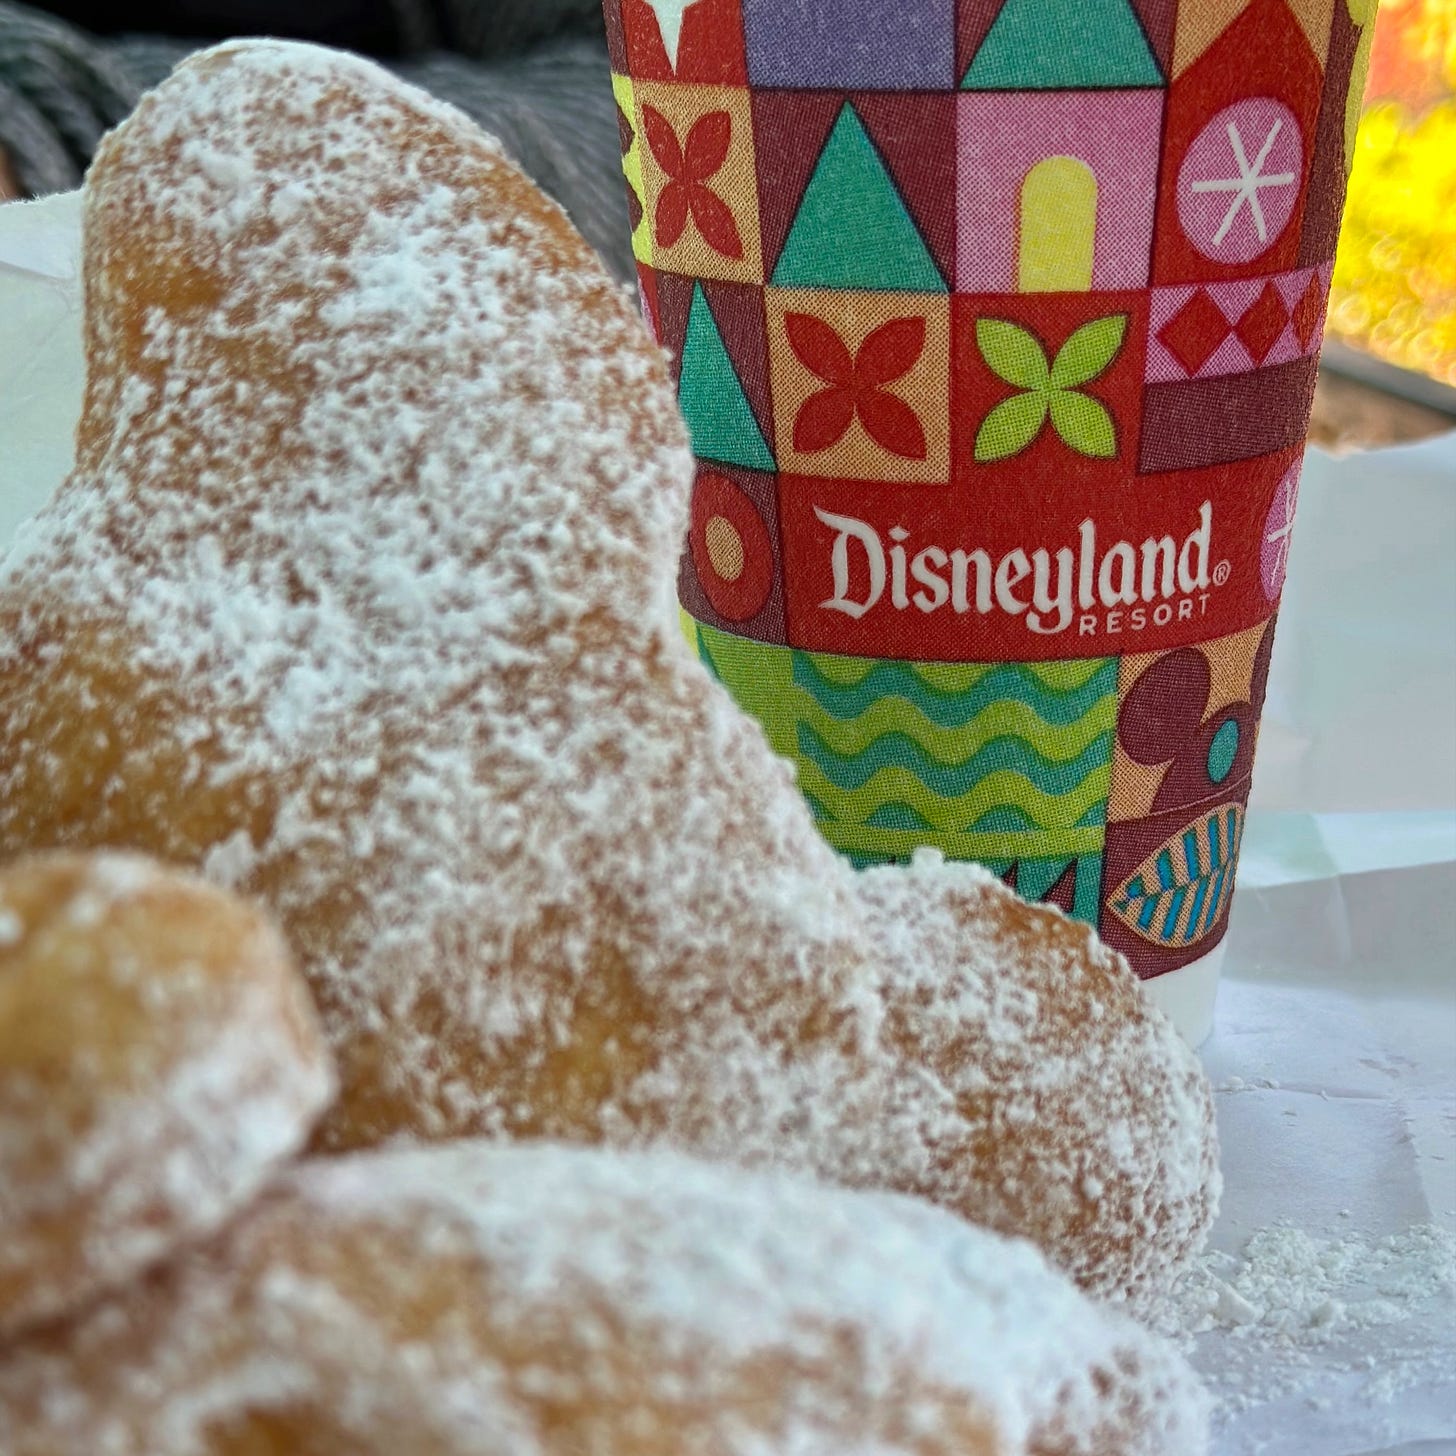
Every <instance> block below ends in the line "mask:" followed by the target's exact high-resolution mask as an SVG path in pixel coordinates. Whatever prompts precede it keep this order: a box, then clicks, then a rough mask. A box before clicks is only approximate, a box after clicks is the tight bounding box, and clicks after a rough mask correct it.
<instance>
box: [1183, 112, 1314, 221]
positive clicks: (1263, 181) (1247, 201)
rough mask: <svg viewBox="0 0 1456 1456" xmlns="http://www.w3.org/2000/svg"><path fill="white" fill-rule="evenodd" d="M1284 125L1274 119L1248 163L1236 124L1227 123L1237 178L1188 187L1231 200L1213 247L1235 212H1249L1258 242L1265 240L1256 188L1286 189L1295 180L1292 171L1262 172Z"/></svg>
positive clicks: (1234, 217)
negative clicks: (1219, 193) (1227, 195)
mask: <svg viewBox="0 0 1456 1456" xmlns="http://www.w3.org/2000/svg"><path fill="white" fill-rule="evenodd" d="M1283 126H1284V122H1283V120H1282V119H1281V118H1276V119H1275V120H1274V122H1273V124H1272V125H1271V126H1270V128H1269V134H1268V136H1266V137H1265V138H1264V141H1263V145H1262V146H1260V148H1259V152H1258V155H1257V156H1256V157H1255V158H1254V160H1253V161H1252V162H1250V161H1249V159H1248V154H1247V153H1246V152H1245V151H1244V139H1243V136H1242V135H1241V134H1240V132H1239V126H1238V123H1237V122H1236V121H1230V122H1229V123H1228V139H1229V146H1230V148H1231V149H1232V151H1233V155H1234V163H1235V165H1236V166H1237V167H1238V173H1239V174H1238V176H1237V177H1210V178H1207V179H1205V180H1202V181H1198V182H1193V183H1191V184H1190V190H1191V191H1193V192H1231V193H1233V197H1232V198H1231V200H1230V201H1229V206H1228V211H1227V212H1226V213H1224V216H1223V221H1222V222H1221V223H1220V224H1219V227H1218V231H1217V232H1216V233H1214V235H1213V243H1214V246H1215V247H1217V246H1219V245H1220V244H1221V243H1222V242H1223V240H1224V239H1225V238H1226V237H1227V236H1228V234H1229V229H1230V228H1231V227H1232V226H1233V225H1234V221H1235V219H1237V217H1238V215H1239V213H1240V212H1241V211H1242V210H1243V208H1245V207H1247V208H1248V209H1249V215H1250V217H1251V218H1252V219H1253V223H1254V227H1255V228H1256V229H1257V230H1258V233H1259V241H1260V242H1261V243H1267V242H1268V241H1269V228H1268V225H1267V224H1266V222H1265V220H1264V208H1263V205H1262V203H1261V202H1260V201H1259V189H1260V188H1261V187H1287V186H1289V184H1290V183H1291V182H1297V181H1298V180H1299V179H1298V177H1297V176H1296V174H1295V173H1293V172H1270V173H1268V174H1267V175H1265V173H1264V163H1265V162H1266V161H1267V160H1268V157H1269V153H1270V152H1271V151H1272V150H1273V147H1274V143H1275V141H1276V140H1277V138H1278V136H1279V133H1280V131H1281V129H1282V128H1283Z"/></svg>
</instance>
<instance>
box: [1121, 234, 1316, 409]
mask: <svg viewBox="0 0 1456 1456" xmlns="http://www.w3.org/2000/svg"><path fill="white" fill-rule="evenodd" d="M1332 268H1333V265H1332V264H1329V263H1325V264H1322V265H1321V266H1320V267H1318V268H1298V269H1295V270H1293V271H1291V272H1288V273H1279V274H1275V275H1274V276H1272V277H1270V278H1251V279H1241V280H1239V281H1238V282H1235V283H1222V284H1219V283H1212V284H1208V283H1206V284H1183V285H1181V286H1178V287H1172V288H1155V289H1154V290H1153V295H1152V306H1151V309H1150V312H1149V319H1148V354H1147V379H1148V380H1149V382H1157V383H1162V382H1166V381H1169V380H1177V379H1207V378H1210V377H1211V376H1213V375H1218V374H1242V373H1245V372H1246V371H1248V370H1252V369H1260V368H1265V367H1267V366H1269V365H1273V364H1287V363H1288V362H1289V361H1290V360H1291V359H1301V358H1305V357H1307V356H1309V355H1313V354H1318V353H1319V346H1320V343H1321V342H1322V340H1323V337H1324V316H1325V302H1326V299H1327V298H1328V296H1329V289H1330V274H1331V272H1332Z"/></svg>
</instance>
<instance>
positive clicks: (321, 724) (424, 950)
mask: <svg viewBox="0 0 1456 1456" xmlns="http://www.w3.org/2000/svg"><path fill="white" fill-rule="evenodd" d="M85 219H86V220H85V228H86V241H85V277H86V287H87V325H86V349H87V358H88V365H89V370H90V373H89V380H88V385H87V392H86V402H85V409H84V416H83V419H82V422H81V426H80V431H79V450H78V463H77V466H76V470H75V473H74V474H73V476H72V477H71V479H70V480H69V482H68V483H67V484H66V485H65V486H64V487H63V489H62V490H61V492H60V494H59V495H58V497H57V499H56V500H55V501H54V502H53V504H52V505H51V506H50V507H49V508H48V509H47V510H46V511H45V512H43V513H42V515H41V516H40V517H39V518H38V519H37V520H36V521H35V522H33V523H32V524H31V526H30V527H29V528H28V530H27V532H26V533H25V535H24V536H23V538H22V539H21V541H20V543H19V544H18V545H17V547H16V548H15V549H14V550H13V551H12V553H11V555H10V556H9V557H8V558H7V560H6V561H5V562H4V563H3V566H0V765H3V767H0V854H4V853H7V852H9V853H13V852H15V851H17V850H19V849H21V848H24V847H27V846H36V845H54V844H64V845H107V844H124V845H129V846H135V847H140V848H144V849H146V850H149V851H151V852H153V853H156V854H158V855H161V856H164V857H166V858H169V859H173V860H176V861H179V862H181V863H184V864H190V865H195V866H198V867H199V868H200V869H201V870H202V871H203V872H204V874H206V875H207V876H209V877H211V878H212V879H214V880H216V881H218V882H219V883H222V884H226V885H230V886H235V887H239V888H241V889H244V890H245V891H247V892H248V893H249V894H252V895H255V896H258V897H260V898H261V899H262V900H263V901H264V902H265V903H266V904H268V905H269V906H270V907H271V908H272V909H273V911H274V912H275V913H276V914H277V915H278V917H279V918H280V920H281V922H282V924H283V926H284V928H285V930H286V932H287V934H288V936H289V938H290V940H291V943H292V944H293V946H294V948H295V950H296V951H297V953H298V954H299V957H300V960H301V963H302V965H303V967H304V970H305V972H306V974H307V975H308V977H309V980H310V982H311V985H312V987H313V990H314V993H315V995H316V997H317V999H318V1002H319V1004H320V1007H321V1009H322V1014H323V1018H324V1023H325V1026H326V1029H327V1032H328V1035H329V1038H330V1040H331V1042H332V1044H333V1047H334V1049H335V1051H336V1053H337V1055H338V1058H339V1060H340V1064H341V1069H342V1072H341V1074H342V1082H343V1093H342V1099H341V1101H340V1102H339V1104H338V1106H337V1107H336V1108H335V1110H334V1112H333V1113H332V1115H331V1116H330V1117H329V1118H328V1119H327V1121H326V1123H325V1127H324V1135H323V1138H322V1144H321V1145H322V1146H324V1147H326V1148H330V1149H346V1148H354V1147H360V1146H364V1145H369V1144H374V1143H377V1142H380V1141H381V1140H384V1139H389V1138H393V1137H398V1136H400V1135H406V1134H409V1135H417V1136H422V1137H427V1138H436V1137H441V1136H447V1135H453V1134H461V1133H476V1134H488V1135H492V1136H496V1137H517V1138H519V1137H539V1136H549V1137H554V1138H561V1139H566V1140H569V1141H578V1142H607V1143H612V1144H618V1145H630V1144H639V1143H644V1142H648V1141H653V1140H667V1141H669V1142H672V1143H674V1144H676V1145H678V1146H679V1147H683V1148H687V1149H690V1150H693V1151H696V1152H698V1153H702V1154H707V1155H713V1156H720V1157H730V1158H734V1159H738V1160H741V1161H744V1162H749V1163H780V1164H784V1165H789V1166H795V1167H802V1168H806V1169H811V1170H813V1171H816V1172H818V1173H820V1174H821V1175H823V1176H826V1177H828V1178H831V1179H835V1180H838V1181H841V1182H844V1183H849V1184H854V1185H859V1186H884V1187H890V1188H898V1189H913V1190H916V1191H919V1192H922V1193H924V1194H926V1195H927V1196H929V1197H931V1198H932V1199H935V1200H938V1201H939V1202H941V1203H944V1204H946V1205H948V1206H950V1207H952V1208H954V1209H956V1210H957V1211H959V1212H960V1213H962V1214H965V1215H966V1216H968V1217H970V1218H971V1219H973V1220H976V1219H980V1220H985V1221H987V1222H989V1223H991V1224H993V1225H995V1226H997V1227H999V1228H1002V1229H1007V1230H1009V1231H1011V1232H1018V1233H1024V1234H1026V1235H1027V1236H1028V1237H1030V1238H1032V1239H1034V1240H1036V1241H1037V1242H1039V1243H1040V1244H1041V1245H1042V1246H1043V1247H1044V1248H1045V1249H1046V1250H1048V1251H1049V1252H1050V1253H1051V1255H1052V1257H1053V1258H1055V1259H1056V1260H1058V1261H1060V1262H1061V1263H1062V1264H1063V1265H1064V1266H1065V1267H1067V1268H1069V1269H1070V1270H1072V1271H1073V1272H1074V1273H1075V1274H1076V1275H1077V1277H1078V1278H1079V1279H1080V1280H1081V1281H1082V1282H1083V1283H1084V1284H1085V1285H1087V1286H1088V1287H1089V1288H1092V1289H1095V1290H1101V1291H1104V1292H1112V1293H1121V1294H1128V1295H1141V1294H1145V1293H1151V1292H1154V1291H1156V1290H1157V1289H1159V1288H1161V1287H1163V1286H1164V1285H1165V1284H1166V1283H1167V1282H1168V1280H1169V1278H1170V1276H1171V1275H1172V1274H1173V1272H1174V1271H1175V1270H1176V1269H1177V1267H1178V1266H1179V1264H1180V1261H1182V1260H1183V1259H1184V1258H1185V1257H1186V1256H1187V1255H1188V1254H1189V1252H1190V1251H1191V1250H1193V1249H1194V1248H1195V1247H1196V1246H1197V1245H1198V1243H1199V1242H1200V1240H1201V1239H1202V1236H1203V1234H1204V1232H1205V1230H1206V1229H1207V1226H1208V1224H1209V1221H1210V1218H1211V1215H1212V1209H1213V1202H1214V1199H1215V1196H1216V1194H1215V1187H1216V1182H1217V1173H1216V1169H1215V1149H1214V1135H1213V1121H1212V1111H1211V1099H1210V1096H1209V1091H1208V1088H1207V1084H1206V1082H1205V1080H1204V1078H1203V1076H1202V1073H1201V1071H1200V1069H1199V1067H1198V1064H1197V1061H1196V1059H1195V1058H1194V1057H1193V1055H1192V1054H1191V1052H1190V1051H1189V1050H1188V1048H1187V1047H1186V1046H1184V1045H1183V1044H1182V1043H1181V1042H1180V1041H1179V1040H1178V1038H1177V1036H1176V1034H1175V1033H1174V1031H1173V1030H1172V1028H1171V1026H1170V1025H1169V1023H1168V1022H1167V1021H1166V1020H1165V1019H1164V1018H1163V1016H1162V1015H1161V1014H1160V1013H1158V1012H1156V1011H1154V1010H1153V1009H1151V1008H1150V1007H1149V1006H1148V1005H1147V1004H1145V1002H1144V999H1143V997H1142V995H1141V993H1140V991H1139V989H1138V987H1137V985H1136V983H1135V982H1134V980H1133V979H1132V977H1131V975H1130V974H1129V972H1128V971H1127V968H1126V966H1125V965H1123V964H1122V962H1121V961H1120V960H1119V959H1118V958H1117V957H1116V956H1114V955H1113V954H1112V953H1110V952H1109V951H1107V950H1105V949H1103V948H1101V947H1100V946H1098V945H1097V944H1096V943H1095V941H1094V939H1093V937H1092V935H1091V933H1090V932H1089V931H1088V930H1087V929H1086V928H1085V927H1084V926H1081V925H1078V924H1074V923H1073V922H1071V921H1069V920H1067V919H1065V918H1063V917H1062V916H1061V915H1060V914H1058V913H1056V912H1053V911H1048V910H1043V909H1033V908H1030V907H1028V906H1027V905H1025V904H1023V903H1021V902H1020V901H1019V900H1017V898H1016V897H1015V896H1014V895H1012V894H1011V893H1010V892H1008V891H1006V890H1005V889H1004V888H1002V887H1001V886H1000V885H999V884H998V883H997V882H996V881H995V880H994V879H993V878H992V877H991V876H989V875H988V874H985V873H983V872H982V871H980V870H977V869H974V868H970V867H964V866H959V867H952V866H944V865H941V864H939V863H937V862H935V861H934V860H933V859H927V860H925V861H923V862H922V863H921V864H919V865H918V866H917V867H916V868H914V869H913V870H912V871H909V872H904V873H902V872H900V871H891V872H884V873H881V874H878V875H874V876H869V877H866V878H864V879H861V878H859V877H857V876H856V874H855V873H854V871H853V870H852V869H851V868H850V866H849V865H848V864H847V863H846V862H845V861H843V860H841V859H840V858H838V857H837V856H836V855H835V854H834V853H833V852H832V851H831V850H830V849H829V848H828V847H827V845H825V843H824V842H823V841H822V840H821V839H820V838H819V836H818V835H817V834H816V832H815V830H814V826H813V824H812V821H811V819H810V816H809V813H808V811H807V809H806V807H805V805H804V803H803V801H802V800H801V798H800V796H799V795H798V793H797V792H796V790H795V788H794V785H793V782H792V779H791V773H790V769H789V768H788V766H787V765H786V764H785V763H783V762H782V761H780V760H778V759H776V758H775V757H774V756H773V755H772V754H771V752H770V751H769V748H768V746H767V744H766V743H765V741H764V738H763V736H762V734H761V732H760V731H759V729H758V727H757V725H756V724H754V723H752V722H751V721H750V720H749V719H747V718H746V717H744V716H743V715H742V714H740V713H739V712H738V711H737V710H736V709H735V708H734V707H733V705H732V704H731V702H730V701H729V700H728V699H727V697H726V696H725V695H724V694H723V693H722V691H721V690H720V689H719V688H717V687H716V686H715V685H714V684H713V683H712V682H711V681H710V680H709V678H708V676H707V675H706V673H705V672H704V670H703V669H702V667H701V666H700V665H699V664H698V663H697V662H696V661H695V660H694V659H693V657H692V656H691V654H690V653H689V652H688V651H687V649H686V647H685V645H684V644H683V643H682V642H681V640H680V639H679V637H678V634H677V629H676V625H675V617H676V608H675V605H674V593H673V583H674V579H675V575H676V562H677V557H678V551H679V547H680V543H681V541H682V537H683V532H684V524H685V519H686V511H687V497H688V491H689V485H690V482H691V476H692V469H693V465H692V459H691V456H690V453H689V450H688V445H687V439H686V433H685V430H684V426H683V424H682V422H681V419H680V417H679V415H678V413H677V411H676V408H675V401H674V398H673V391H672V388H671V385H670V383H669V381H668V376H667V370H666V368H665V365H664V361H663V360H662V358H661V356H660V355H659V353H658V352H657V350H656V348H655V347H654V346H653V345H652V344H651V343H650V341H649V340H648V338H647V336H646V334H645V331H644V330H643V329H642V327H641V324H640V321H639V320H638V319H637V317H636V315H635V312H634V309H633V307H632V305H631V303H630V301H629V300H628V299H627V298H626V297H625V296H624V295H623V293H622V292H621V291H620V290H618V289H617V288H616V287H615V286H614V285H613V284H612V283H611V282H610V281H609V279H608V278H607V276H606V274H605V273H604V272H603V270H602V269H601V267H600V265H599V264H598V263H597V261H596V260H595V258H594V257H593V255H592V254H591V253H590V251H589V250H588V248H587V247H586V245H585V244H584V243H583V242H582V241H581V239H580V238H579V237H577V235H576V234H575V233H574V232H573V231H572V229H571V227H570V225H569V224H568V222H567V221H566V218H565V217H564V215H563V214H562V213H561V212H560V211H559V210H558V209H557V208H556V207H555V206H554V205H552V204H551V203H549V202H547V201H546V200H545V199H544V198H543V197H542V196H541V195H540V194H539V193H538V192H537V191H536V190H535V189H534V188H533V187H532V186H531V185H530V184H529V183H528V182H527V181H526V180H525V179H524V178H523V177H522V176H521V175H520V173H518V172H517V171H516V170H515V169H514V168H513V167H512V166H511V165H510V164H509V163H508V162H507V161H506V160H505V158H504V157H503V156H502V154H501V152H500V150H499V148H498V147H497V145H496V144H495V143H494V142H492V141H491V140H490V139H489V138H487V137H485V136H483V135H482V134H481V133H480V132H478V131H477V130H476V129H475V128H474V127H473V126H472V125H471V124H470V123H469V122H468V121H467V120H466V119H465V118H464V117H462V116H461V115H459V114H458V113H457V112H455V111H453V110H451V109H450V108H448V107H445V106H442V105H440V104H438V103H436V102H434V101H432V100H430V99H429V98H427V97H425V96H423V95H421V94H420V93H418V92H415V91H413V90H411V89H409V88H408V87H405V86H403V85H401V84H400V83H398V82H397V81H395V80H393V79H392V78H390V77H388V76H387V75H386V74H385V73H383V72H382V71H380V70H378V69H376V68H374V67H373V66H371V65H369V64H367V63H365V62H363V61H360V60H357V59H354V58H351V57H347V56H342V55H338V54H334V53H330V52H326V51H320V50H314V49H311V48H307V47H299V46H290V45H283V44H279V43H272V42H258V43H245V44H234V45H228V46H223V47H220V48H218V49H216V50H214V51H211V52H208V53H205V54H203V55H202V56H200V57H196V58H194V59H192V60H189V61H188V62H186V63H185V64H184V65H183V66H182V67H181V68H180V69H179V70H178V71H177V73H176V74H175V75H174V76H173V77H172V78H171V79H170V80H168V81H167V82H166V83H165V84H164V85H163V86H162V87H160V88H159V89H158V90H157V91H156V92H154V93H153V94H152V95H150V96H149V97H147V98H146V99H144V100H143V102H142V103H141V105H140V106H139V107H138V109H137V111H136V113H135V115H134V116H133V117H132V118H131V119H130V120H129V121H127V122H126V123H125V124H124V125H123V126H122V127H121V128H120V129H119V130H118V131H117V132H115V133H114V134H113V135H112V136H111V137H110V138H109V139H108V140H107V141H106V143H105V144H104V145H103V146H102V148H101V150H100V152H99V155H98V158H97V161H96V163H95V165H94V167H93V169H92V172H91V174H90V177H89V179H88V181H87V200H86V213H85Z"/></svg>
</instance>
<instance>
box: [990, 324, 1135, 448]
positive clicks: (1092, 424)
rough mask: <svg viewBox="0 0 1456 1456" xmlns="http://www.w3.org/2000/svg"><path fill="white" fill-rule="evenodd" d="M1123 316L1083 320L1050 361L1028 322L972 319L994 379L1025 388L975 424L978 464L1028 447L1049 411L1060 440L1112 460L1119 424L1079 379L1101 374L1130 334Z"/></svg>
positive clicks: (1044, 422)
mask: <svg viewBox="0 0 1456 1456" xmlns="http://www.w3.org/2000/svg"><path fill="white" fill-rule="evenodd" d="M1127 321H1128V316H1127V314H1125V313H1119V314H1113V315H1111V316H1110V317H1108V318H1100V319H1093V320H1092V322H1091V323H1090V324H1083V325H1082V327H1081V328H1080V329H1078V330H1077V331H1076V332H1075V333H1074V334H1073V335H1072V336H1071V338H1069V339H1068V340H1067V342H1066V343H1065V344H1063V345H1062V347H1061V348H1060V349H1058V350H1057V357H1056V358H1055V359H1054V360H1053V361H1052V362H1051V364H1050V365H1048V363H1047V356H1046V350H1045V349H1044V348H1043V347H1042V342H1041V340H1040V339H1038V338H1037V336H1036V335H1035V334H1033V333H1032V332H1031V331H1030V330H1029V329H1024V328H1022V327H1021V326H1020V325H1019V324H1013V323H1010V322H1008V321H1007V320H1006V319H995V318H983V319H977V320H976V343H977V344H978V345H979V346H980V349H981V357H982V358H983V359H985V361H986V363H987V364H988V365H989V366H990V368H991V370H992V372H993V373H994V374H995V375H996V377H997V378H998V379H1004V380H1005V381H1006V383H1007V384H1014V385H1015V386H1016V388H1017V389H1018V390H1020V391H1022V392H1021V393H1019V394H1013V395H1012V396H1011V397H1010V398H1009V399H1003V400H1002V401H1001V403H1000V404H998V405H997V406H996V408H995V409H993V410H992V411H991V412H990V414H988V415H987V416H986V418H985V419H984V420H982V421H981V428H980V429H979V430H977V431H976V459H977V461H978V462H980V463H981V464H983V465H984V464H988V463H989V462H991V461H993V460H1005V459H1007V458H1008V457H1009V456H1012V455H1016V454H1019V453H1020V452H1021V451H1022V450H1025V449H1026V447H1027V446H1028V445H1030V444H1031V443H1032V442H1033V441H1034V440H1035V439H1036V437H1037V436H1038V435H1040V434H1041V432H1042V427H1043V426H1044V425H1045V424H1046V421H1047V416H1048V415H1050V416H1051V421H1052V428H1053V429H1055V430H1056V432H1057V434H1058V435H1059V436H1060V437H1061V439H1062V443H1063V444H1065V445H1067V446H1068V447H1069V448H1070V449H1073V450H1075V451H1076V452H1077V453H1078V454H1079V455H1089V456H1091V457H1092V458H1093V459H1096V460H1111V459H1113V458H1114V457H1115V456H1116V454H1117V427H1116V425H1114V424H1113V421H1112V416H1111V414H1109V413H1108V410H1107V406H1106V405H1105V404H1103V403H1102V401H1101V400H1100V399H1094V398H1093V397H1092V396H1091V395H1090V394H1083V393H1082V392H1081V386H1082V385H1084V384H1091V383H1092V381H1093V380H1094V379H1097V378H1099V377H1100V376H1101V375H1103V374H1105V373H1106V372H1107V370H1108V369H1109V368H1110V367H1111V365H1112V361H1113V360H1114V359H1116V358H1117V355H1118V351H1119V350H1120V349H1121V348H1122V343H1123V340H1124V339H1125V338H1126V337H1127Z"/></svg>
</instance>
